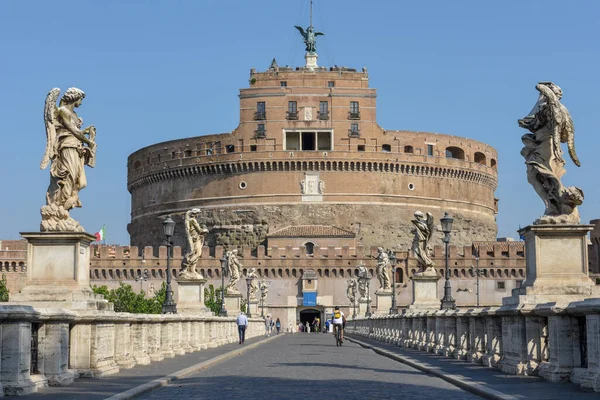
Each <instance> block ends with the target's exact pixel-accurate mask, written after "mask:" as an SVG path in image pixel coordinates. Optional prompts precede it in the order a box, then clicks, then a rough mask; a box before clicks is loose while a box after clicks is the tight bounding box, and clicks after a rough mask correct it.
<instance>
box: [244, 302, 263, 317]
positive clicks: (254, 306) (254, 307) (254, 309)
mask: <svg viewBox="0 0 600 400" xmlns="http://www.w3.org/2000/svg"><path fill="white" fill-rule="evenodd" d="M248 310H249V311H250V312H249V313H246V314H247V315H251V316H252V317H254V318H256V317H258V316H259V315H260V311H259V310H258V300H256V299H254V300H250V303H249V304H248Z"/></svg>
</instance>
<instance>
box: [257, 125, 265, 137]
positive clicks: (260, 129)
mask: <svg viewBox="0 0 600 400" xmlns="http://www.w3.org/2000/svg"><path fill="white" fill-rule="evenodd" d="M266 135H267V134H266V129H265V124H257V125H256V137H258V138H264V137H265V136H266Z"/></svg>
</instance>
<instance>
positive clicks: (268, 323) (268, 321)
mask: <svg viewBox="0 0 600 400" xmlns="http://www.w3.org/2000/svg"><path fill="white" fill-rule="evenodd" d="M272 325H273V318H271V314H267V318H266V319H265V335H266V336H267V337H269V336H271V326H272Z"/></svg>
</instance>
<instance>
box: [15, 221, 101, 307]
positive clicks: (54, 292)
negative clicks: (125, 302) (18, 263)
mask: <svg viewBox="0 0 600 400" xmlns="http://www.w3.org/2000/svg"><path fill="white" fill-rule="evenodd" d="M21 236H22V237H23V238H25V239H26V240H27V285H26V286H25V287H24V288H23V289H22V290H21V292H20V293H15V294H12V293H11V296H10V297H11V299H10V300H11V302H13V303H21V304H31V305H34V306H36V307H44V308H66V309H72V310H112V304H111V303H108V302H107V301H106V300H104V298H103V297H102V296H99V295H95V294H94V293H93V292H92V290H91V289H90V243H91V242H93V241H94V240H96V238H95V236H94V235H90V234H89V233H85V232H22V233H21Z"/></svg>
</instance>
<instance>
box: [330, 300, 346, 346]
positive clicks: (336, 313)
mask: <svg viewBox="0 0 600 400" xmlns="http://www.w3.org/2000/svg"><path fill="white" fill-rule="evenodd" d="M331 318H332V323H333V334H334V335H336V329H340V342H342V343H343V342H344V325H345V324H346V316H345V315H344V313H343V312H342V311H340V306H335V309H334V310H333V316H332V317H331Z"/></svg>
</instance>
